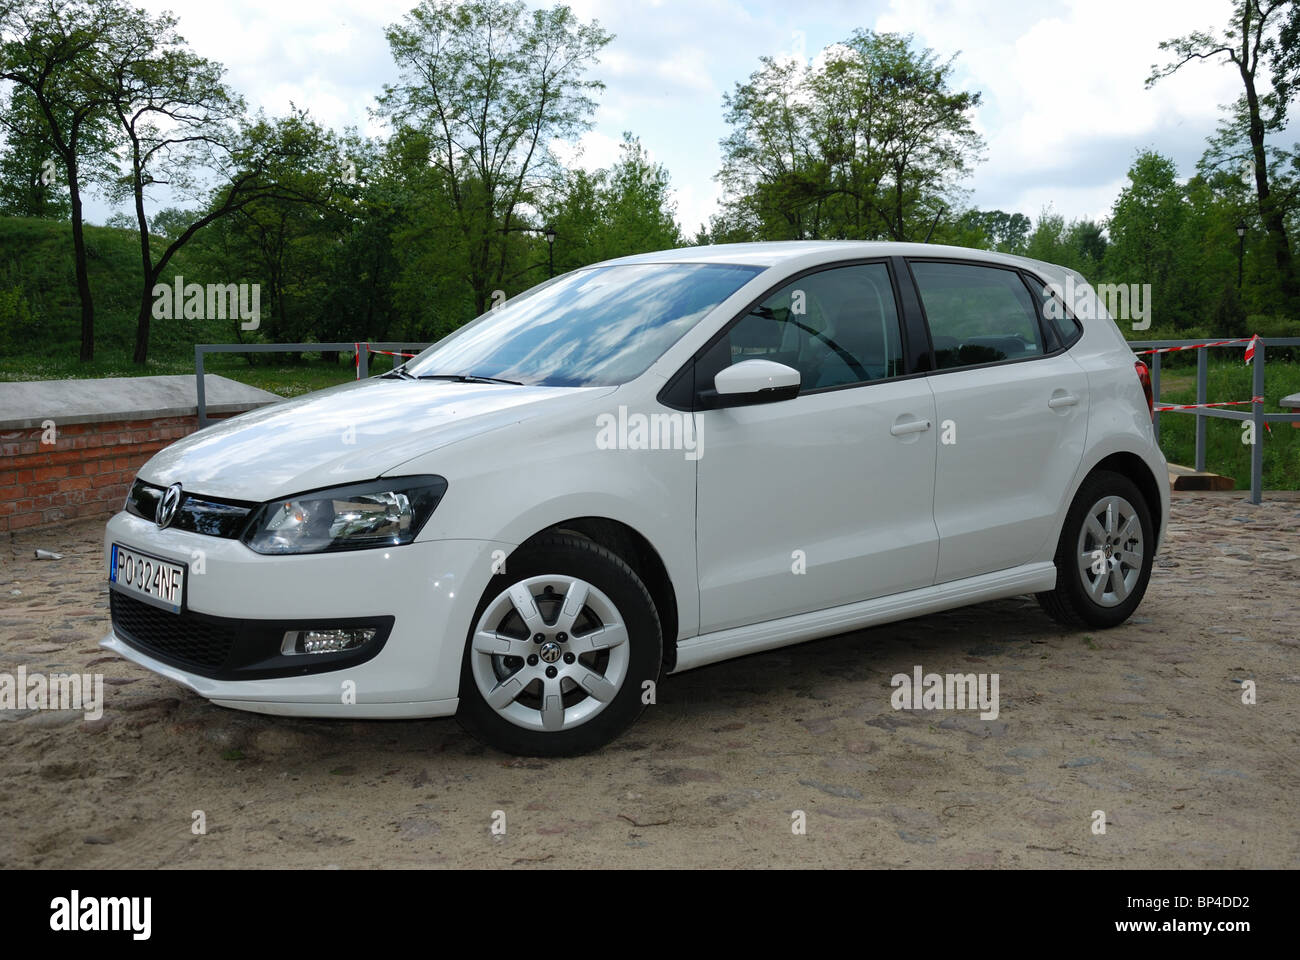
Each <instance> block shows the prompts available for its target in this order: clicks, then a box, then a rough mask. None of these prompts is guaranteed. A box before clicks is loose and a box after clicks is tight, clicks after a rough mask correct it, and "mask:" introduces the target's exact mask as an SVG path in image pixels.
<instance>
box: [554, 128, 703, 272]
mask: <svg viewBox="0 0 1300 960" xmlns="http://www.w3.org/2000/svg"><path fill="white" fill-rule="evenodd" d="M619 151H620V157H619V159H618V160H617V161H616V162H615V163H614V164H613V165H611V166H610V167H609V168H608V169H604V170H596V171H594V172H591V173H588V172H587V171H585V170H580V169H579V170H574V171H571V172H569V173H568V174H567V175H566V177H565V180H564V182H563V183H562V184H561V186H560V189H559V190H558V191H556V194H555V195H554V196H553V197H552V199H551V201H550V202H549V203H548V204H547V205H546V206H544V207H543V214H544V219H545V221H546V223H547V224H549V225H550V226H552V227H553V228H554V229H555V232H556V240H555V245H556V250H555V262H556V269H557V271H563V270H571V269H573V268H575V267H581V266H585V265H587V264H589V263H596V262H598V261H600V260H610V259H613V258H614V257H626V256H630V255H632V254H634V253H648V252H650V251H654V250H665V249H668V248H671V247H677V246H681V245H682V242H683V240H682V235H681V229H680V228H679V227H678V226H677V221H676V219H675V217H674V213H675V207H674V204H673V201H672V196H671V193H672V185H671V181H670V180H669V177H668V171H667V170H666V169H665V168H664V166H663V165H662V164H659V163H655V162H654V161H652V160H651V159H650V157H649V155H648V154H647V153H646V151H645V148H644V147H643V146H642V145H641V141H640V140H638V139H636V137H634V136H633V135H632V134H631V133H624V134H623V143H622V144H621V145H620V147H619ZM538 253H539V254H540V255H541V256H542V257H543V258H545V257H546V252H545V251H542V250H539V251H538ZM540 265H542V266H544V265H545V264H544V263H542V264H540ZM543 275H544V274H541V275H538V274H534V276H535V277H536V278H537V279H540V278H541V276H543Z"/></svg>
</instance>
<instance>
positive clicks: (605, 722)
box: [457, 534, 663, 756]
mask: <svg viewBox="0 0 1300 960" xmlns="http://www.w3.org/2000/svg"><path fill="white" fill-rule="evenodd" d="M506 568H507V572H506V573H502V574H498V575H497V576H495V577H493V578H492V581H491V582H490V583H489V584H488V587H487V589H486V590H485V591H484V593H483V598H482V600H480V602H479V606H478V610H477V612H476V614H475V618H474V624H473V626H472V627H471V629H470V635H469V638H468V640H467V643H466V649H465V656H464V661H463V664H462V667H461V680H460V709H459V710H458V712H457V718H458V719H459V720H460V722H461V725H462V726H463V727H465V729H466V730H468V731H469V732H470V733H471V734H472V735H473V736H474V737H476V738H477V739H479V740H481V741H482V742H484V743H486V744H488V745H489V746H492V747H495V748H496V749H498V750H502V751H504V752H506V753H513V754H521V755H525V756H569V755H574V754H580V753H586V752H588V751H590V750H594V749H596V748H597V747H600V746H603V745H604V744H606V743H608V742H609V741H610V740H613V739H614V738H615V737H616V736H618V734H620V733H621V732H622V731H623V730H625V729H626V728H627V727H628V726H630V725H631V724H632V722H633V721H634V720H635V719H636V718H637V716H638V715H639V714H640V713H641V711H642V709H643V708H644V702H643V692H644V690H645V682H646V681H652V682H658V679H659V669H660V665H661V663H662V645H663V641H662V637H661V636H660V626H659V615H658V612H657V611H656V609H655V606H654V602H653V601H652V600H651V599H650V594H649V592H648V591H647V590H646V588H645V584H643V583H642V582H641V579H640V578H639V577H638V576H637V575H636V572H635V571H633V570H632V568H631V567H629V566H628V565H627V564H626V563H624V562H623V560H622V559H620V558H619V557H618V556H617V555H616V554H614V553H613V552H611V551H609V550H607V549H605V548H604V547H602V546H600V545H598V544H596V543H593V542H592V541H590V540H586V539H584V538H582V537H577V536H571V535H568V534H555V535H552V536H547V537H544V538H542V539H541V540H539V541H538V542H537V543H536V545H534V546H530V547H528V548H527V549H526V550H524V551H520V552H518V553H516V554H515V555H514V556H511V557H510V558H509V559H508V561H507V563H506Z"/></svg>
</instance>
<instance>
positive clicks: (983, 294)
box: [911, 262, 1044, 370]
mask: <svg viewBox="0 0 1300 960" xmlns="http://www.w3.org/2000/svg"><path fill="white" fill-rule="evenodd" d="M911 268H912V276H913V278H914V279H915V280H916V289H917V292H918V293H919V294H920V296H921V305H922V307H923V308H924V309H925V318H926V320H927V322H928V323H929V325H930V340H931V342H932V343H933V345H934V358H935V366H936V367H937V368H938V369H940V370H943V369H949V368H952V367H969V366H974V365H976V364H981V363H997V362H999V361H1003V360H1023V359H1025V358H1027V357H1037V356H1042V355H1043V353H1044V350H1043V343H1042V336H1041V334H1040V332H1039V329H1038V316H1037V312H1036V311H1035V309H1034V302H1033V300H1032V299H1030V296H1029V290H1028V288H1027V287H1026V286H1025V284H1024V283H1023V281H1021V279H1020V275H1019V274H1018V273H1016V272H1015V271H1014V270H1003V269H1000V268H998V267H984V266H979V265H976V264H965V263H926V262H913V263H912V264H911Z"/></svg>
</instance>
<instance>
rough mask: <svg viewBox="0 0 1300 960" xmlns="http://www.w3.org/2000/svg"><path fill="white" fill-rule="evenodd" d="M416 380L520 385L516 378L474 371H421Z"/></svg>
mask: <svg viewBox="0 0 1300 960" xmlns="http://www.w3.org/2000/svg"><path fill="white" fill-rule="evenodd" d="M415 379H416V380H454V381H456V382H457V383H508V384H511V385H512V386H516V387H522V386H523V384H522V383H520V382H519V381H518V380H502V379H501V378H500V377H480V376H479V375H478V374H476V373H422V374H420V375H419V376H418V377H416V378H415Z"/></svg>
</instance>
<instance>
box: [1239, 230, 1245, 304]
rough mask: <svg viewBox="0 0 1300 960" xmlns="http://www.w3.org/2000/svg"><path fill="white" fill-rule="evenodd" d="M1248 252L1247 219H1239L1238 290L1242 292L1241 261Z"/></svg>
mask: <svg viewBox="0 0 1300 960" xmlns="http://www.w3.org/2000/svg"><path fill="white" fill-rule="evenodd" d="M1245 253H1246V221H1245V220H1238V221H1237V292H1238V293H1240V292H1241V262H1242V257H1243V256H1245Z"/></svg>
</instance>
